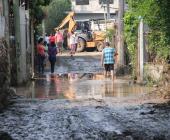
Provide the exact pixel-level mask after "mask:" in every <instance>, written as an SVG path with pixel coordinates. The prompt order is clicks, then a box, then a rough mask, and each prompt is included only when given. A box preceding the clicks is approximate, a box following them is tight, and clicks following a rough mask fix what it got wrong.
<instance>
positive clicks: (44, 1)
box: [30, 0, 51, 25]
mask: <svg viewBox="0 0 170 140" xmlns="http://www.w3.org/2000/svg"><path fill="white" fill-rule="evenodd" d="M50 2H51V0H32V1H30V15H31V17H32V19H33V21H34V25H38V24H40V23H41V21H42V19H43V18H44V17H45V12H44V10H43V7H44V6H46V5H48V4H49V3H50Z"/></svg>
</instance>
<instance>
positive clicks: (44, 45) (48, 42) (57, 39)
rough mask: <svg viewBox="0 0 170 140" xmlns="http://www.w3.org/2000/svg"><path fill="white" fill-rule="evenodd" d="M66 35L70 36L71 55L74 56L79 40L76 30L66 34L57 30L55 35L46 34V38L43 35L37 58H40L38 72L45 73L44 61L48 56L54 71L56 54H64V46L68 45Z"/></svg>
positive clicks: (40, 39)
mask: <svg viewBox="0 0 170 140" xmlns="http://www.w3.org/2000/svg"><path fill="white" fill-rule="evenodd" d="M65 36H67V37H69V45H70V56H71V57H73V55H74V54H75V52H76V48H77V42H78V38H77V36H76V34H75V33H74V32H71V33H70V34H67V35H66V34H62V33H61V32H60V30H57V31H56V34H55V35H54V34H51V35H50V36H48V35H47V34H46V35H45V38H44V39H43V38H42V37H41V38H39V39H38V44H37V60H38V72H39V73H40V74H43V73H44V61H45V58H46V57H47V56H48V60H49V62H50V64H51V73H54V67H55V63H56V55H57V54H62V48H63V46H64V45H68V44H64V43H66V42H67V39H65ZM65 41H66V42H65ZM65 49H66V47H65Z"/></svg>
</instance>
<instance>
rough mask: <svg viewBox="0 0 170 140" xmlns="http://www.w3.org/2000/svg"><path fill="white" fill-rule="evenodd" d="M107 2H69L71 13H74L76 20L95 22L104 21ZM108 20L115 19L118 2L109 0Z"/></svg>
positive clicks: (101, 0)
mask: <svg viewBox="0 0 170 140" xmlns="http://www.w3.org/2000/svg"><path fill="white" fill-rule="evenodd" d="M106 1H107V0H71V3H72V11H74V12H75V13H76V15H75V19H76V20H86V19H90V20H97V19H105V17H104V13H107V8H106V7H107V4H106ZM109 1H110V3H109V11H110V18H111V19H116V18H117V11H118V0H109Z"/></svg>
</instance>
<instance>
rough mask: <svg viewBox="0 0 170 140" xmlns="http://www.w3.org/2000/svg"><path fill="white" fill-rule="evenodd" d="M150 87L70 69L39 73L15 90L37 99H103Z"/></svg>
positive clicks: (144, 91)
mask: <svg viewBox="0 0 170 140" xmlns="http://www.w3.org/2000/svg"><path fill="white" fill-rule="evenodd" d="M151 90H152V88H149V87H143V86H139V85H132V84H131V83H130V82H129V81H128V80H123V79H115V80H114V81H112V80H111V79H109V78H105V77H104V76H103V74H92V73H83V74H77V73H69V74H55V75H50V74H47V75H44V76H42V77H39V78H37V79H36V80H34V81H32V82H31V83H30V84H29V85H28V86H26V87H19V88H17V94H18V95H21V96H24V97H26V98H40V99H46V98H47V99H89V98H94V99H102V98H104V97H105V98H106V97H116V98H122V97H126V98H127V97H132V96H139V95H141V94H147V93H148V92H150V91H151Z"/></svg>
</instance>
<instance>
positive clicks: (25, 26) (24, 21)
mask: <svg viewBox="0 0 170 140" xmlns="http://www.w3.org/2000/svg"><path fill="white" fill-rule="evenodd" d="M28 12H29V11H26V10H25V8H23V7H19V15H20V37H21V39H20V46H21V47H20V56H19V65H18V66H19V67H18V83H19V84H20V83H23V82H25V81H27V80H28V79H29V76H30V71H29V68H30V61H29V59H30V58H29V54H30V53H31V52H30V50H31V49H30V44H29V40H30V39H29V16H28Z"/></svg>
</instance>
